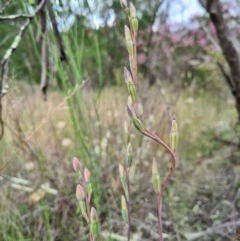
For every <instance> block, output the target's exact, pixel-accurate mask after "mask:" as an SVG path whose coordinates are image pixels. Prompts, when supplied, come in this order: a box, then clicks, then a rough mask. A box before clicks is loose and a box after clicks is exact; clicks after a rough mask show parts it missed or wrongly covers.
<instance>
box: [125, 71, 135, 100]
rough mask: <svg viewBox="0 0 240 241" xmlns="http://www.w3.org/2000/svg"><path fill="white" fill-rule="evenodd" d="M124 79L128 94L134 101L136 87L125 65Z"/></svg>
mask: <svg viewBox="0 0 240 241" xmlns="http://www.w3.org/2000/svg"><path fill="white" fill-rule="evenodd" d="M124 79H125V81H126V84H127V88H128V92H129V94H130V96H131V97H132V100H133V102H134V103H135V102H136V100H137V92H136V87H135V85H134V83H133V80H132V75H131V74H130V72H129V71H128V69H127V68H126V67H125V68H124Z"/></svg>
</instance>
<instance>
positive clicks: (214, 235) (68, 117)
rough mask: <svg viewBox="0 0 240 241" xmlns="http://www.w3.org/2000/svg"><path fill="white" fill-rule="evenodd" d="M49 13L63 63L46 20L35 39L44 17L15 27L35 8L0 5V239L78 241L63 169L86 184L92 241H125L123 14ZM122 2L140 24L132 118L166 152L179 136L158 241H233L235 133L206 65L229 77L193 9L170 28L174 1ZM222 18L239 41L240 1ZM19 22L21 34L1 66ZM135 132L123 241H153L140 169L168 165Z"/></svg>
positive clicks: (60, 6)
mask: <svg viewBox="0 0 240 241" xmlns="http://www.w3.org/2000/svg"><path fill="white" fill-rule="evenodd" d="M46 2H48V3H51V6H52V9H53V12H54V15H55V18H56V21H57V27H58V31H59V33H60V36H61V41H62V43H63V46H64V53H65V54H66V58H64V57H63V52H61V48H60V45H59V39H58V38H57V35H56V32H55V31H54V27H53V24H52V23H53V22H52V19H51V17H50V11H49V9H48V10H47V9H45V8H43V9H45V10H44V12H42V14H45V18H46V30H45V31H43V30H44V28H43V25H42V23H41V17H40V15H39V14H40V13H41V11H40V12H38V13H37V14H36V16H35V15H34V16H33V17H31V18H28V17H23V16H22V14H25V15H28V16H29V15H31V14H32V13H34V9H36V8H37V4H41V1H36V2H35V1H29V2H28V1H0V7H1V9H2V11H1V16H0V23H1V24H0V33H1V38H0V56H1V59H2V62H1V85H2V84H5V82H4V83H3V81H2V80H3V79H4V78H3V74H5V73H6V72H5V70H6V66H7V67H8V70H9V73H8V83H7V84H8V85H9V89H8V92H7V94H6V95H4V96H2V95H1V118H2V121H3V124H4V135H3V137H2V139H1V142H0V187H1V192H0V224H1V225H0V240H3V241H5V240H6V241H7V240H9V241H15V240H43V241H44V240H48V241H50V240H54V241H61V240H63V241H65V240H81V241H84V240H87V230H86V228H85V227H86V226H85V225H84V220H83V219H82V218H81V215H80V214H79V211H78V207H77V201H76V198H75V186H76V183H77V180H75V176H74V171H73V169H72V161H71V160H72V158H73V157H74V156H78V157H79V158H80V159H81V160H82V162H84V163H85V165H87V166H88V167H89V169H90V170H91V171H92V173H93V174H92V176H93V177H94V180H93V182H94V185H93V186H94V197H93V200H94V204H95V206H96V207H97V209H98V213H100V220H101V223H102V231H103V232H102V233H103V239H105V240H126V239H125V237H126V231H127V230H126V227H125V226H124V224H123V222H122V220H121V210H120V198H121V196H120V193H121V192H122V190H121V181H120V178H119V174H118V164H119V163H121V162H123V161H124V159H125V156H126V153H125V144H124V134H123V122H124V120H126V119H127V113H126V107H125V106H126V99H127V93H126V89H125V85H124V79H123V67H124V66H127V65H128V54H127V51H126V46H125V42H124V34H123V32H124V31H123V26H124V24H125V23H126V16H125V13H124V11H123V9H122V8H121V6H120V4H119V2H118V1H103V2H101V1H51V2H50V1H46ZM133 2H134V4H135V6H136V8H137V11H138V17H139V23H140V25H139V28H140V30H139V31H140V32H139V36H138V61H139V88H140V89H139V95H140V102H141V106H140V108H143V109H144V115H143V116H141V117H140V118H142V119H143V120H145V123H146V124H147V125H148V126H149V128H151V129H153V130H155V131H156V133H157V134H158V135H159V136H162V137H163V139H165V140H166V141H168V135H169V130H170V120H171V116H172V113H175V114H176V116H177V120H178V125H179V135H180V139H179V150H178V163H177V169H176V172H175V175H174V178H172V180H171V183H170V185H169V186H168V188H167V190H166V193H165V196H164V202H163V224H164V230H166V233H167V234H166V235H165V240H177V241H179V240H183V241H185V240H201V241H213V240H214V241H228V240H229V241H230V240H239V234H240V221H239V220H240V215H239V212H240V175H239V174H240V152H239V137H240V134H239V131H240V129H239V125H238V112H237V111H236V108H235V98H234V96H233V95H232V93H231V91H230V90H229V86H228V85H227V84H226V81H225V77H224V75H223V72H222V71H221V69H220V68H219V67H218V65H217V62H219V63H220V64H221V66H222V67H224V69H226V72H228V65H227V63H226V62H225V58H224V55H223V54H222V51H221V47H220V46H219V44H218V38H217V35H216V31H215V28H214V26H213V24H212V23H211V21H210V19H209V17H208V15H207V14H206V13H205V12H204V11H203V9H202V12H203V13H202V14H200V15H199V14H198V15H194V16H190V17H189V19H185V18H183V20H184V21H182V22H176V21H175V20H174V18H173V16H172V9H174V8H175V7H176V6H178V7H179V6H180V7H182V9H184V8H185V7H186V5H184V4H183V5H181V3H179V2H178V1H168V0H165V1H162V2H161V3H159V1H150V3H149V2H146V1H143V0H138V1H133ZM8 3H9V5H8ZM222 5H223V10H224V11H223V13H224V19H225V22H226V24H227V25H228V27H229V29H230V31H231V33H233V34H234V35H235V36H236V38H237V40H239V38H240V27H239V21H240V20H239V13H238V10H239V9H240V6H239V1H237V0H235V1H222ZM18 14H19V15H21V16H19V17H18V16H16V15H18ZM175 14H176V15H177V14H179V15H180V13H179V12H175ZM4 16H8V17H7V18H4ZM9 16H15V18H13V17H12V18H10V17H9ZM176 18H177V17H176ZM26 19H30V23H29V25H28V27H27V28H26V29H25V30H24V33H23V34H22V35H21V41H20V42H19V45H18V46H17V47H16V48H12V49H13V53H12V55H11V56H10V57H9V61H7V62H8V65H6V64H5V62H4V60H6V52H7V50H8V49H9V48H11V46H12V43H14V40H16V39H15V36H17V35H19V33H20V32H19V31H20V30H21V26H23V24H24V23H25V21H26ZM37 36H39V37H37ZM44 41H45V42H44ZM43 43H45V45H44V44H43ZM43 46H45V48H44V47H43ZM12 47H14V46H12ZM42 51H46V52H45V53H46V54H45V55H44V56H45V58H44V61H43V57H44V56H43V52H42ZM46 56H47V57H46ZM44 66H45V67H46V69H45V70H46V71H45V74H44V73H43V69H44ZM4 81H5V79H4ZM39 83H40V86H41V88H39V87H38V85H39ZM5 87H6V86H4V85H2V86H1V91H3V90H5ZM132 133H133V134H132V135H131V139H132V142H133V151H134V153H133V171H132V173H130V176H131V185H132V196H133V198H132V199H133V200H134V205H132V210H133V233H134V235H133V239H134V240H157V237H158V235H157V227H156V214H155V204H154V201H153V196H154V194H153V193H154V192H153V190H152V187H151V163H152V158H153V156H155V157H156V159H157V160H158V163H159V166H160V172H162V173H164V171H165V170H164V168H165V166H166V165H165V164H166V163H165V162H167V160H168V159H167V157H166V156H165V153H163V152H162V150H161V149H159V148H158V147H157V146H156V145H155V144H154V143H152V142H151V141H149V140H148V139H147V138H144V137H142V136H140V135H139V134H138V133H137V132H135V131H134V130H133V131H132ZM161 166H162V169H161Z"/></svg>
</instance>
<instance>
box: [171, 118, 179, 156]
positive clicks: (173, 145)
mask: <svg viewBox="0 0 240 241" xmlns="http://www.w3.org/2000/svg"><path fill="white" fill-rule="evenodd" d="M177 146H178V127H177V121H176V116H175V115H174V116H173V119H172V126H171V131H170V147H171V149H172V150H173V151H174V152H175V151H176V149H177Z"/></svg>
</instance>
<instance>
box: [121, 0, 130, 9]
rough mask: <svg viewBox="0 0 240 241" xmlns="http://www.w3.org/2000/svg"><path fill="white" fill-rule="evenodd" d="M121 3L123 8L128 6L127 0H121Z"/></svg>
mask: <svg viewBox="0 0 240 241" xmlns="http://www.w3.org/2000/svg"><path fill="white" fill-rule="evenodd" d="M120 4H121V6H122V7H123V8H127V6H128V5H127V0H120Z"/></svg>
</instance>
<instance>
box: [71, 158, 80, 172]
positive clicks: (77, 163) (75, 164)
mask: <svg viewBox="0 0 240 241" xmlns="http://www.w3.org/2000/svg"><path fill="white" fill-rule="evenodd" d="M72 164H73V169H74V170H75V171H81V169H82V163H81V162H80V161H79V159H78V158H77V157H74V158H73V160H72Z"/></svg>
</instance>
